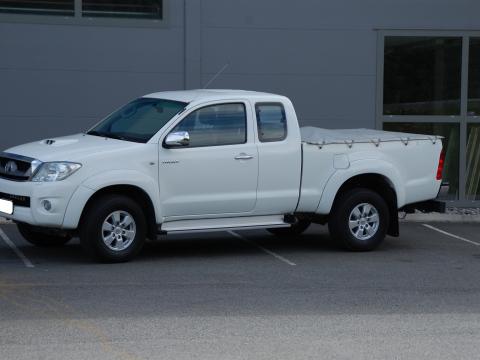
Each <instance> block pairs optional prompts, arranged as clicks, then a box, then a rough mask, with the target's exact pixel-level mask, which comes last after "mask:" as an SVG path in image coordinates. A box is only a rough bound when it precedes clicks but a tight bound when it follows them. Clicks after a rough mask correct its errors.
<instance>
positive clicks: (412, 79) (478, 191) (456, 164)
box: [377, 30, 480, 206]
mask: <svg viewBox="0 0 480 360" xmlns="http://www.w3.org/2000/svg"><path fill="white" fill-rule="evenodd" d="M436 34H437V35H438V36H436ZM379 41H380V42H379V44H380V46H381V48H382V49H383V53H382V52H379V54H381V57H380V58H379V59H378V64H379V67H378V72H377V76H378V80H379V82H378V84H379V86H378V91H379V93H378V94H377V95H378V99H379V101H378V103H377V121H378V122H377V124H378V125H377V126H379V127H381V128H383V129H385V130H391V131H402V132H411V133H423V134H432V135H440V136H443V137H444V138H445V139H444V140H443V144H444V149H445V150H446V163H445V170H444V179H443V180H444V181H445V182H448V183H449V185H450V192H449V193H448V194H447V195H445V196H444V198H443V199H445V200H454V201H455V203H456V204H458V205H459V206H479V204H480V32H478V31H451V32H448V31H438V32H435V31H421V30H419V31H402V30H392V31H390V30H385V31H380V32H379Z"/></svg>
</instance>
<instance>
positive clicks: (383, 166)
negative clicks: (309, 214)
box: [316, 159, 405, 214]
mask: <svg viewBox="0 0 480 360" xmlns="http://www.w3.org/2000/svg"><path fill="white" fill-rule="evenodd" d="M366 174H376V175H382V176H384V177H385V178H386V179H387V180H388V181H389V182H390V183H391V185H392V186H393V188H394V190H395V193H396V194H397V203H398V207H401V206H403V205H404V203H405V187H404V186H403V184H402V181H401V179H402V177H401V174H400V173H399V172H398V170H397V169H396V168H395V167H394V166H393V165H392V164H390V163H389V162H387V161H385V160H381V159H363V160H355V161H352V162H351V163H350V166H349V168H347V169H339V170H337V171H336V172H335V173H334V174H333V175H332V176H331V177H330V179H329V180H328V181H327V184H326V185H325V188H324V190H323V193H322V196H321V198H320V202H319V204H318V207H317V211H316V213H317V214H329V213H330V211H331V209H332V206H333V202H334V200H335V197H336V196H337V193H338V190H340V187H341V186H342V185H343V184H344V183H345V182H346V181H348V180H349V179H351V178H352V177H354V176H357V175H366Z"/></svg>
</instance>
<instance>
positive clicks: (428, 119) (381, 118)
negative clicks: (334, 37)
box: [375, 28, 480, 207]
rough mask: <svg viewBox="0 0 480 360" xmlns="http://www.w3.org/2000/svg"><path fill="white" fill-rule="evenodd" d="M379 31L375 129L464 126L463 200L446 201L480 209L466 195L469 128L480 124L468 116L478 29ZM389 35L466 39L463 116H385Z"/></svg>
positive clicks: (462, 140) (461, 106)
mask: <svg viewBox="0 0 480 360" xmlns="http://www.w3.org/2000/svg"><path fill="white" fill-rule="evenodd" d="M375 30H376V32H377V56H376V58H377V68H376V99H375V101H376V105H375V126H376V128H377V129H380V130H381V129H383V124H384V123H391V122H394V123H397V122H400V123H402V122H404V123H405V122H406V123H455V124H458V125H459V127H460V142H459V146H460V150H459V156H460V159H459V183H458V184H459V188H458V194H459V197H458V199H457V200H442V201H445V202H447V203H450V204H452V205H455V206H475V207H476V206H479V205H480V201H478V200H477V201H472V200H468V199H467V196H466V195H467V194H466V183H467V181H466V180H467V179H466V165H467V155H466V152H467V125H468V124H479V123H480V116H468V112H467V105H468V73H469V71H468V70H469V67H468V66H469V49H470V38H475V37H480V31H476V30H465V31H463V30H409V29H404V30H402V29H398V30H392V29H379V28H377V29H375ZM388 36H422V37H425V36H426V37H459V38H461V39H462V59H461V64H462V66H461V85H460V86H461V88H460V114H459V115H384V114H383V91H384V88H383V87H384V82H383V81H384V60H385V59H384V50H385V37H388Z"/></svg>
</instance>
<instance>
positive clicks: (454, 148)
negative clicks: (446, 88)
mask: <svg viewBox="0 0 480 360" xmlns="http://www.w3.org/2000/svg"><path fill="white" fill-rule="evenodd" d="M383 129H384V130H387V131H400V132H407V133H413V134H425V135H439V136H443V137H445V139H443V148H444V149H445V153H446V158H445V167H444V170H443V181H444V182H448V183H449V184H450V189H449V192H448V194H447V196H444V197H443V198H444V199H446V200H456V199H458V183H459V180H458V163H459V150H460V146H459V143H460V137H459V130H460V127H459V125H458V124H438V123H384V124H383Z"/></svg>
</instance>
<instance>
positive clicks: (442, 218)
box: [400, 213, 480, 223]
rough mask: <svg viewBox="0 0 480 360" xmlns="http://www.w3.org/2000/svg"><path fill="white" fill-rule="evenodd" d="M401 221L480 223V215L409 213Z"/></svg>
mask: <svg viewBox="0 0 480 360" xmlns="http://www.w3.org/2000/svg"><path fill="white" fill-rule="evenodd" d="M400 222H445V223H480V215H464V214H440V213H430V214H407V216H406V217H405V218H403V219H402V218H400Z"/></svg>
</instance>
